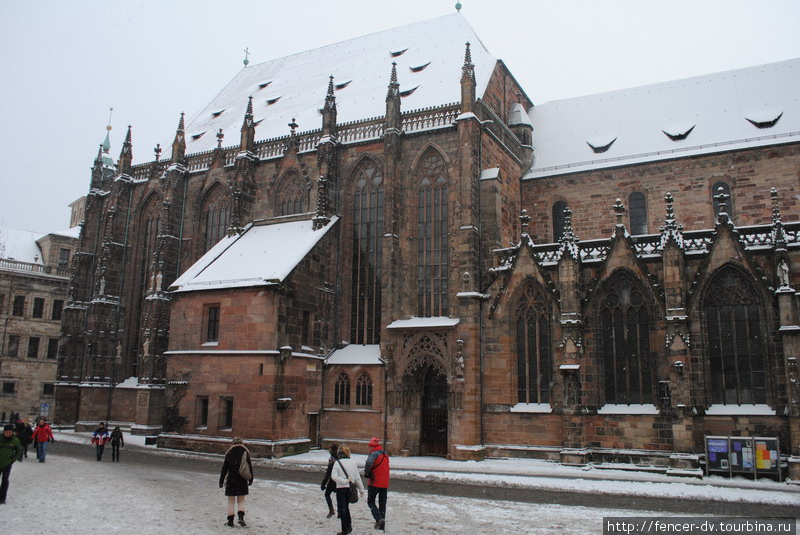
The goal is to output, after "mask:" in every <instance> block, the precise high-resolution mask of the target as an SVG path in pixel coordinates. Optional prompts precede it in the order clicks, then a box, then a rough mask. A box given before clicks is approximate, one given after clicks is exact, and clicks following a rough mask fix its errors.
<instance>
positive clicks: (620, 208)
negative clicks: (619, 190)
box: [614, 197, 625, 227]
mask: <svg viewBox="0 0 800 535" xmlns="http://www.w3.org/2000/svg"><path fill="white" fill-rule="evenodd" d="M614 215H615V217H616V218H617V226H618V227H621V226H622V218H623V217H624V216H625V205H624V204H622V199H620V198H619V197H617V200H616V201H614Z"/></svg>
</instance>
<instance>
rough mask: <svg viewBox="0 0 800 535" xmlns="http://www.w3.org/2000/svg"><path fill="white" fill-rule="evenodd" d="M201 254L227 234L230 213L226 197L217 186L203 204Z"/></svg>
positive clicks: (222, 190) (221, 188)
mask: <svg viewBox="0 0 800 535" xmlns="http://www.w3.org/2000/svg"><path fill="white" fill-rule="evenodd" d="M201 213H202V214H203V252H204V253H205V252H206V251H208V250H209V249H211V248H212V247H214V245H216V244H217V242H218V241H219V240H221V239H222V238H223V237H225V235H226V234H227V232H228V227H229V226H230V224H231V211H230V208H229V204H228V195H227V194H226V191H225V189H224V188H223V187H222V186H217V187H215V188H214V190H213V191H212V192H211V194H210V195H208V197H207V198H206V201H205V203H203V209H202V211H201Z"/></svg>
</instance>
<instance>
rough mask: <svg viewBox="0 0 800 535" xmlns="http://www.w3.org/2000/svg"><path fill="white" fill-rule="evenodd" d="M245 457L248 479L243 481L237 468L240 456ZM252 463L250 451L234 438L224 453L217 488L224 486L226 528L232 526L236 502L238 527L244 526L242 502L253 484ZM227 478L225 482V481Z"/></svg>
mask: <svg viewBox="0 0 800 535" xmlns="http://www.w3.org/2000/svg"><path fill="white" fill-rule="evenodd" d="M245 455H246V456H247V465H248V466H249V467H250V479H249V480H248V479H245V478H243V477H242V475H241V474H240V473H239V466H240V465H241V463H242V456H245ZM252 474H253V463H252V461H251V460H250V451H249V450H248V449H247V448H246V447H245V446H244V444H242V439H241V438H239V437H235V438H234V439H233V440H232V441H231V447H230V448H228V451H227V452H226V453H225V461H224V462H223V463H222V472H221V473H220V475H219V488H222V485H223V484H225V496H227V497H228V522H227V523H226V524H225V525H226V526H230V527H234V526H233V510H234V505H235V504H236V502H237V501H238V515H239V525H240V526H246V525H247V524H246V523H245V521H244V502H245V496H247V495H248V494H249V492H250V489H249V488H248V487H249V486H250V485H252V484H253V475H252ZM226 476H227V481H226V479H225V478H226Z"/></svg>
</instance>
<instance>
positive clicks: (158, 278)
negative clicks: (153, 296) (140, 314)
mask: <svg viewBox="0 0 800 535" xmlns="http://www.w3.org/2000/svg"><path fill="white" fill-rule="evenodd" d="M163 280H164V275H162V274H161V272H160V271H159V272H158V275H156V291H157V292H160V291H161V282H162V281H163Z"/></svg>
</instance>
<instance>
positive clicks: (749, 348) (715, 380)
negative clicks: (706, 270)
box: [702, 265, 767, 405]
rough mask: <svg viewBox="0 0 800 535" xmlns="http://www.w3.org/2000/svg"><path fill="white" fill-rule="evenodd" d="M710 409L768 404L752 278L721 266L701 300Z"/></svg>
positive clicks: (760, 326)
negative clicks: (723, 406)
mask: <svg viewBox="0 0 800 535" xmlns="http://www.w3.org/2000/svg"><path fill="white" fill-rule="evenodd" d="M702 309H703V323H704V327H705V329H704V330H705V333H706V337H707V350H706V352H707V357H708V370H709V378H708V381H707V389H708V392H709V399H710V402H711V404H723V405H734V404H735V405H740V404H761V403H766V402H767V387H766V367H767V366H766V354H767V347H766V346H767V344H766V340H765V336H764V330H763V322H762V315H763V311H762V304H761V300H760V299H759V296H758V293H757V291H756V289H755V286H754V285H753V281H752V280H751V279H750V277H747V276H745V275H744V274H742V273H741V272H740V271H739V270H738V269H737V268H735V267H733V266H730V265H728V266H723V267H722V268H720V269H719V270H718V271H717V272H716V273H714V274H713V275H712V277H711V279H710V280H709V282H708V286H707V288H706V291H705V292H704V296H703V304H702Z"/></svg>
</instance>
